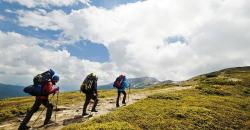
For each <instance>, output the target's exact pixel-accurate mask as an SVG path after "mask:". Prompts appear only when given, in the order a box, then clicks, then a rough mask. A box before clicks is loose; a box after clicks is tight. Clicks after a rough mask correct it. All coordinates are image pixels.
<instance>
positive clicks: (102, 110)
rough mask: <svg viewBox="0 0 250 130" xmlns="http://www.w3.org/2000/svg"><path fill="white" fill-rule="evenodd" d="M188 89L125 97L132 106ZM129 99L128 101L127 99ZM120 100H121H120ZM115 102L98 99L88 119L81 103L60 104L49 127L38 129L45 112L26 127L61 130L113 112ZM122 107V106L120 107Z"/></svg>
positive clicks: (9, 127)
mask: <svg viewBox="0 0 250 130" xmlns="http://www.w3.org/2000/svg"><path fill="white" fill-rule="evenodd" d="M189 88H191V86H190V87H171V88H165V89H157V90H147V91H142V92H139V93H133V94H129V96H128V95H127V96H128V97H127V105H130V104H133V103H135V102H137V101H139V100H141V99H144V98H146V97H147V96H149V95H152V94H155V93H161V92H172V91H178V90H183V89H189ZM128 98H129V99H128ZM120 99H122V98H120ZM115 101H116V97H108V98H103V99H99V103H98V106H97V110H98V112H96V113H91V116H88V117H83V118H81V116H80V115H81V114H82V106H83V102H84V101H83V102H82V103H77V104H74V103H73V102H72V104H71V105H66V106H61V105H60V104H59V105H58V109H57V110H56V112H55V111H53V115H52V118H51V119H52V121H55V113H56V123H55V124H52V125H50V126H44V127H39V126H41V125H42V124H43V121H44V118H45V114H46V110H45V111H44V112H43V113H41V111H39V112H36V113H35V114H34V115H33V116H32V118H31V120H30V122H29V124H28V126H32V128H31V130H43V129H46V130H59V129H61V128H63V127H64V126H66V125H69V124H72V123H77V122H84V121H87V120H90V119H92V118H94V117H98V116H100V115H103V114H106V113H109V112H111V111H114V110H116V109H119V108H116V106H115ZM90 107H92V103H90V105H89V108H88V109H90ZM122 107H124V106H122ZM42 109H43V108H42ZM40 113H41V116H40V117H39V118H38V120H37V121H36V122H35V123H34V121H35V120H36V119H37V117H38V115H39V114H40ZM22 119H23V117H22V118H16V119H12V120H9V121H5V122H3V123H1V124H0V130H2V129H3V130H17V128H18V126H19V124H20V121H21V120H22Z"/></svg>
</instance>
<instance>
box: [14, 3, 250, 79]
mask: <svg viewBox="0 0 250 130" xmlns="http://www.w3.org/2000/svg"><path fill="white" fill-rule="evenodd" d="M249 8H250V3H249V1H247V0H238V1H234V0H207V1H200V0H189V1H186V0H148V1H143V2H137V3H132V4H126V5H121V6H118V7H116V8H114V9H111V10H107V9H103V8H97V7H93V6H91V7H89V8H85V9H81V10H76V11H72V12H71V13H70V14H65V13H63V12H61V11H52V12H44V13H41V12H37V11H36V12H28V11H26V12H24V13H21V15H20V17H19V23H20V25H22V26H32V27H37V28H41V29H48V30H62V31H63V32H62V35H61V36H63V37H64V38H69V39H73V40H79V39H81V38H83V39H88V40H91V41H93V42H97V43H102V44H104V45H105V46H106V47H107V48H108V50H109V53H110V57H111V63H110V64H111V65H107V66H109V67H115V69H112V72H118V71H119V72H124V73H126V74H128V75H129V76H145V75H147V76H153V77H156V78H158V79H161V80H163V79H173V80H181V79H186V78H189V77H191V76H194V75H197V74H201V73H205V72H208V71H213V70H216V69H222V68H224V67H232V66H243V65H250V58H249V57H248V55H249V53H250V44H249V42H250V39H249V38H250V21H249V20H250V13H249ZM57 15H58V16H59V18H58V19H57V18H56V17H57ZM33 19H34V20H33ZM40 21H42V22H41V23H40ZM176 35H177V36H182V37H184V38H185V40H186V41H185V42H186V43H178V42H177V43H175V44H167V43H166V42H165V39H166V38H168V37H171V36H176ZM90 63H91V62H90ZM97 66H98V65H97ZM97 68H98V67H97ZM101 68H102V67H101ZM105 68H106V67H105ZM97 71H99V70H98V69H97ZM102 73H105V72H102ZM106 74H107V73H105V74H103V75H106Z"/></svg>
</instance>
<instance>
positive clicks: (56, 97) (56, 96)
mask: <svg viewBox="0 0 250 130" xmlns="http://www.w3.org/2000/svg"><path fill="white" fill-rule="evenodd" d="M58 96H59V91H58V92H57V95H56V110H55V123H56V111H57V104H58Z"/></svg>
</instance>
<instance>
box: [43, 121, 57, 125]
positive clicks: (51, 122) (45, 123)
mask: <svg viewBox="0 0 250 130" xmlns="http://www.w3.org/2000/svg"><path fill="white" fill-rule="evenodd" d="M53 123H55V122H54V121H48V122H44V124H43V125H48V124H53Z"/></svg>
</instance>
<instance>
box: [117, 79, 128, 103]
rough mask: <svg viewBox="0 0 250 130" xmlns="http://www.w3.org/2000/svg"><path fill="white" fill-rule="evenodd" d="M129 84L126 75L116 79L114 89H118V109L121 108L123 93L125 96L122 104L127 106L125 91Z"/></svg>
mask: <svg viewBox="0 0 250 130" xmlns="http://www.w3.org/2000/svg"><path fill="white" fill-rule="evenodd" d="M128 86H129V83H128V80H127V78H126V76H125V75H120V76H119V77H117V78H116V80H115V82H114V84H113V87H115V88H117V93H118V94H117V99H116V107H120V105H119V100H120V95H121V93H122V94H123V99H122V104H123V105H126V95H127V93H126V91H125V89H126V88H128Z"/></svg>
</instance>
